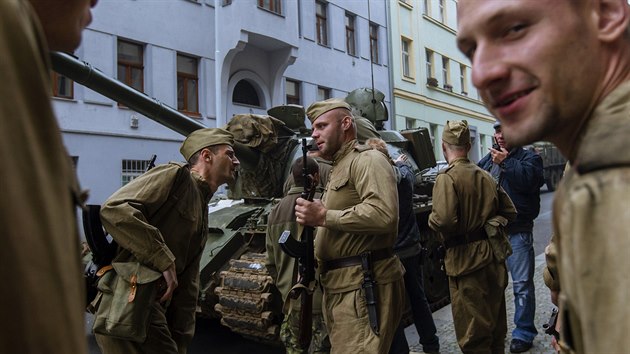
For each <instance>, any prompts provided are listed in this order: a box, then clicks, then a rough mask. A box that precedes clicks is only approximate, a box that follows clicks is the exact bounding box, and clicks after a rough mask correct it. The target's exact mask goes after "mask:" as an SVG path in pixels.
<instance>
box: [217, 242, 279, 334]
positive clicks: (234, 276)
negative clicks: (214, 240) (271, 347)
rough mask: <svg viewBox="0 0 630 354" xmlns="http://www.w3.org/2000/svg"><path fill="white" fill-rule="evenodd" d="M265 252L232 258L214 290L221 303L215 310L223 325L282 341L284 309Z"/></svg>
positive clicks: (234, 330) (242, 332)
mask: <svg viewBox="0 0 630 354" xmlns="http://www.w3.org/2000/svg"><path fill="white" fill-rule="evenodd" d="M265 258H266V256H265V254H264V253H246V254H244V255H242V256H241V257H240V258H239V259H232V260H230V262H229V264H230V267H229V268H228V270H226V271H222V272H221V273H220V280H221V283H220V286H218V287H217V288H216V289H215V290H214V292H215V294H216V295H217V296H218V298H219V302H218V303H217V304H216V305H215V307H214V309H215V310H216V311H217V312H219V313H220V314H221V324H223V325H224V326H226V327H229V328H230V329H231V330H232V331H233V332H236V333H239V334H241V335H242V336H244V337H247V338H250V339H253V340H257V341H261V342H266V343H278V342H279V339H278V334H279V331H280V325H279V323H280V320H281V318H280V317H281V316H282V315H281V312H280V308H278V309H276V306H277V303H276V302H275V301H274V300H275V299H274V297H275V296H274V295H275V294H274V289H275V288H274V285H273V278H272V277H271V276H270V275H269V272H268V271H267V268H266V267H265Z"/></svg>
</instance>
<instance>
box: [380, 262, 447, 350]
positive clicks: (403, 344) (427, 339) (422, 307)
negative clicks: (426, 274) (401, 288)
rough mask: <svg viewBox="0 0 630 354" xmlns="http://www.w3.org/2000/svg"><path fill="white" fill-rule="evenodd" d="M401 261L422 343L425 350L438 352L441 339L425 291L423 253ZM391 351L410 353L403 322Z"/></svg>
mask: <svg viewBox="0 0 630 354" xmlns="http://www.w3.org/2000/svg"><path fill="white" fill-rule="evenodd" d="M401 262H402V264H403V266H404V267H405V277H404V280H405V289H406V291H407V295H408V296H409V302H410V305H411V312H412V315H413V322H414V324H415V326H416V330H417V331H418V336H419V337H420V344H422V349H423V351H425V352H437V351H439V350H440V340H439V338H438V337H437V335H436V333H437V329H436V328H435V322H433V314H432V313H431V309H430V308H429V302H428V301H427V297H426V295H425V293H424V284H423V280H422V267H421V266H420V262H421V255H419V254H418V255H416V256H413V257H409V258H404V259H401ZM390 353H391V354H403V353H409V346H408V345H407V338H406V337H405V329H404V327H403V326H402V324H401V325H400V326H398V329H397V330H396V334H395V335H394V341H393V342H392V347H391V349H390Z"/></svg>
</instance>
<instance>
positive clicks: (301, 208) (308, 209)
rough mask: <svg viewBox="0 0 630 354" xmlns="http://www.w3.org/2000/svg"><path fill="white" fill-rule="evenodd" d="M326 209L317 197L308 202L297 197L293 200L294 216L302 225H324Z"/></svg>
mask: <svg viewBox="0 0 630 354" xmlns="http://www.w3.org/2000/svg"><path fill="white" fill-rule="evenodd" d="M326 211H328V210H327V209H326V207H324V204H323V203H322V201H321V200H319V199H315V200H313V201H312V202H309V201H308V200H306V199H304V198H298V199H297V200H296V201H295V218H296V221H297V222H298V223H300V224H302V225H307V226H325V224H326Z"/></svg>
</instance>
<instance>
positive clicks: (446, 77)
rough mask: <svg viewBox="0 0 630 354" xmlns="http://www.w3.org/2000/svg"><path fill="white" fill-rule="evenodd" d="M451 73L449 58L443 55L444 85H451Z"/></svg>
mask: <svg viewBox="0 0 630 354" xmlns="http://www.w3.org/2000/svg"><path fill="white" fill-rule="evenodd" d="M449 76H450V74H449V59H448V58H447V57H442V82H443V83H444V86H446V85H450V83H451V80H450V77H449Z"/></svg>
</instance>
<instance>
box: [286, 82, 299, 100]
mask: <svg viewBox="0 0 630 354" xmlns="http://www.w3.org/2000/svg"><path fill="white" fill-rule="evenodd" d="M289 83H292V84H295V92H296V94H295V95H290V94H289V92H288V91H289V90H287V88H288V86H289V85H288V84H289ZM301 84H302V83H301V82H300V81H297V80H293V79H285V89H284V94H285V100H286V104H296V105H301V104H302V97H301V88H300V86H301Z"/></svg>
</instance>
